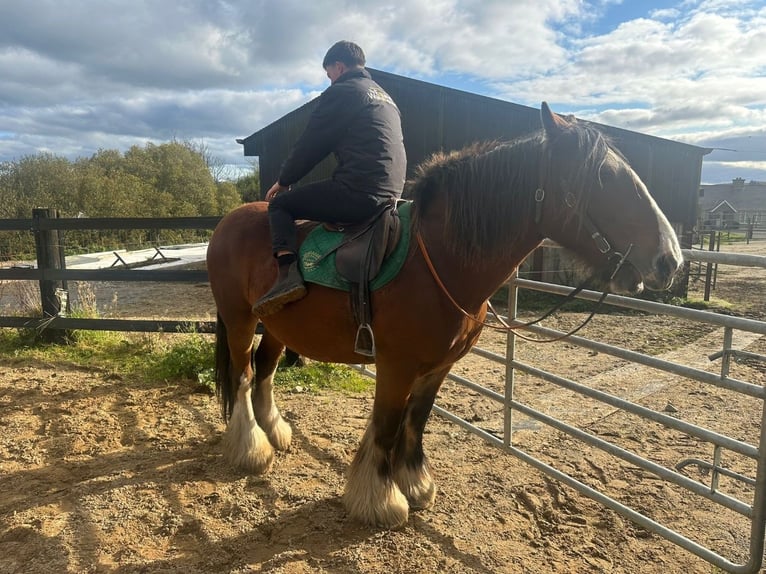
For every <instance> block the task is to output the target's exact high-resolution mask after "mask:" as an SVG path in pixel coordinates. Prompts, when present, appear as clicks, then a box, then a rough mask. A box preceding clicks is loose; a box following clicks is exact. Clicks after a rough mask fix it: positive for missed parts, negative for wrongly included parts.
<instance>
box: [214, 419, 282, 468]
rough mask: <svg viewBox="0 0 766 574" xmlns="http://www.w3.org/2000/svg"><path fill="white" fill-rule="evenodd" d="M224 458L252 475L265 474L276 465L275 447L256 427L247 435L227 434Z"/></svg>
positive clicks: (224, 441)
mask: <svg viewBox="0 0 766 574" xmlns="http://www.w3.org/2000/svg"><path fill="white" fill-rule="evenodd" d="M223 448H224V458H225V459H226V461H227V462H228V463H229V464H231V465H232V466H234V467H236V468H239V469H241V470H244V471H246V472H248V473H251V474H263V473H264V472H268V471H269V470H271V465H272V464H273V463H274V447H272V446H271V443H270V442H269V441H268V439H267V438H266V435H265V434H264V432H263V431H262V430H261V429H260V427H258V426H257V425H255V426H254V427H253V429H251V431H250V432H249V433H247V434H245V435H244V439H243V438H242V435H241V434H239V433H234V432H227V433H226V434H225V435H224V437H223Z"/></svg>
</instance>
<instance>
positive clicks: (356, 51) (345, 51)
mask: <svg viewBox="0 0 766 574" xmlns="http://www.w3.org/2000/svg"><path fill="white" fill-rule="evenodd" d="M365 61H366V60H365V59H364V52H363V51H362V49H361V48H360V47H359V46H357V45H356V44H354V43H353V42H348V41H346V40H341V41H340V42H336V43H335V44H333V45H332V46H331V47H330V49H329V50H327V54H325V57H324V60H323V61H322V67H323V68H326V67H327V66H331V65H332V64H334V63H335V62H343V63H344V64H346V65H347V66H349V67H352V68H353V67H356V66H364V64H365Z"/></svg>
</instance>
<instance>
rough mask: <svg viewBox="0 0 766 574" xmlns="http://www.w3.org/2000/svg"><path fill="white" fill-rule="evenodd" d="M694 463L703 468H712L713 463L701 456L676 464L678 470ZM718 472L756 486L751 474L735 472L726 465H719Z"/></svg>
mask: <svg viewBox="0 0 766 574" xmlns="http://www.w3.org/2000/svg"><path fill="white" fill-rule="evenodd" d="M691 464H693V465H694V466H699V467H701V468H704V469H707V470H712V469H713V464H712V463H709V462H708V461H706V460H702V459H699V458H685V459H683V460H682V461H680V462H678V463H677V464H676V470H681V469H683V468H686V467H687V466H689V465H691ZM718 472H719V473H720V474H722V475H724V476H728V477H729V478H733V479H734V480H738V481H740V482H743V483H745V484H747V485H748V486H755V479H754V478H750V477H749V476H745V475H744V474H740V473H738V472H734V471H733V470H729V469H728V468H726V467H718Z"/></svg>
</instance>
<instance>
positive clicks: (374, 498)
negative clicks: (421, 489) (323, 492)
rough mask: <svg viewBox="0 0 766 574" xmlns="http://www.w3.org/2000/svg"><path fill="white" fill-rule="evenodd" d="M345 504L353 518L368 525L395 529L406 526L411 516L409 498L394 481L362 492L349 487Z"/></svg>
mask: <svg viewBox="0 0 766 574" xmlns="http://www.w3.org/2000/svg"><path fill="white" fill-rule="evenodd" d="M343 504H344V506H345V507H346V510H347V511H348V514H349V516H350V517H351V518H352V519H354V520H357V521H359V522H362V523H363V524H366V525H368V526H376V527H379V528H386V529H390V530H395V529H397V528H402V527H403V526H405V525H406V524H407V520H408V518H409V504H408V503H407V498H405V496H404V494H402V491H401V490H399V488H398V487H397V486H396V484H395V483H394V482H393V481H389V482H388V483H387V484H386V485H384V486H382V487H381V488H377V489H375V488H370V489H365V490H363V491H361V492H358V491H354V490H353V489H349V488H347V489H346V492H345V493H344V495H343Z"/></svg>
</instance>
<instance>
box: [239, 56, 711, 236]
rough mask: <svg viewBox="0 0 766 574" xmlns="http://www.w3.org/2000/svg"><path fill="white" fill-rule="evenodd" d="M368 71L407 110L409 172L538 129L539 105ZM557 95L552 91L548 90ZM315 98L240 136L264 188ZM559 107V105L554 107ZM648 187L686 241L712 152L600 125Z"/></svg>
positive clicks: (321, 173)
mask: <svg viewBox="0 0 766 574" xmlns="http://www.w3.org/2000/svg"><path fill="white" fill-rule="evenodd" d="M370 73H371V75H372V77H373V79H375V81H376V82H378V83H379V84H380V85H381V86H382V87H383V89H385V90H386V91H387V92H388V93H389V94H390V95H391V97H392V98H393V99H394V101H395V102H396V104H397V105H398V106H399V109H400V110H401V112H402V128H403V131H404V142H405V146H406V148H407V156H408V162H409V166H408V173H409V174H410V175H411V174H412V171H413V169H414V167H415V166H416V165H417V164H418V163H420V162H421V161H422V160H423V159H425V158H426V157H428V156H429V155H431V154H432V153H433V152H435V151H438V150H452V149H459V148H461V147H463V146H465V145H467V144H470V143H473V142H476V141H483V140H492V139H511V138H514V137H517V136H520V135H523V134H526V133H529V132H531V131H534V130H537V129H539V127H540V111H539V109H536V108H531V107H528V106H522V105H518V104H513V103H510V102H506V101H502V100H498V99H495V98H488V97H485V96H480V95H477V94H472V93H469V92H464V91H461V90H455V89H452V88H447V87H444V86H438V85H435V84H430V83H428V82H422V81H419V80H413V79H410V78H405V77H403V76H397V75H395V74H390V73H387V72H381V71H378V70H372V69H371V70H370ZM551 99H552V100H555V94H554V95H552V96H551ZM315 103H316V100H312V101H311V102H308V103H307V104H305V105H303V106H301V107H300V108H298V109H296V110H294V111H292V112H290V113H289V114H287V115H286V116H284V117H282V118H280V119H279V120H277V121H275V122H274V123H272V124H270V125H268V126H266V127H265V128H263V129H261V130H259V131H257V132H255V133H254V134H252V135H250V136H249V137H247V138H245V139H243V140H239V141H240V143H242V144H243V146H244V154H245V155H246V156H258V157H259V166H260V176H261V189H263V190H266V189H268V188H269V187H270V186H271V184H272V183H274V181H276V179H277V176H278V174H279V169H280V166H281V164H282V162H283V161H284V160H285V158H286V157H287V154H288V152H289V151H290V147H291V145H292V144H293V143H294V142H295V140H296V139H297V138H298V136H299V135H300V134H301V132H302V131H303V128H304V127H305V125H306V122H307V121H308V116H309V114H310V113H311V110H312V109H313V108H314V105H315ZM554 111H555V110H554ZM599 127H600V128H602V129H603V130H604V131H605V132H606V133H607V134H609V136H610V137H611V138H612V139H613V141H614V143H615V145H616V146H617V147H618V148H619V149H620V150H621V151H622V153H623V154H624V155H625V156H626V157H627V159H628V161H630V163H631V165H632V166H633V167H634V169H635V170H636V171H637V172H638V174H639V175H640V176H641V178H642V179H643V180H644V182H645V183H646V184H647V186H648V187H649V190H650V191H651V193H652V195H653V196H654V198H655V199H656V201H657V203H658V204H659V206H660V208H661V209H662V210H663V211H664V212H665V214H666V215H667V216H668V219H670V221H671V222H672V223H674V224H675V227H676V231H677V232H678V233H679V237H681V239H682V242H683V243H687V241H685V240H684V239H685V237H684V236H685V235H687V234H690V232H691V230H692V227H693V226H694V225H695V223H696V218H697V197H698V190H699V186H700V173H701V170H702V158H703V156H704V155H705V154H707V153H709V151H710V150H708V149H706V148H701V147H697V146H693V145H688V144H684V143H680V142H675V141H671V140H666V139H662V138H657V137H653V136H648V135H645V134H641V133H638V132H633V131H629V130H624V129H620V128H616V127H611V126H604V125H600V126H599ZM333 162H334V160H333V159H332V158H328V159H326V160H325V161H323V162H322V163H321V164H319V165H318V166H317V167H316V168H315V169H314V170H313V171H312V172H311V173H310V174H308V175H307V176H306V177H305V178H304V182H308V181H316V180H318V179H322V178H326V177H329V176H330V174H331V172H332V169H333V166H334V163H333Z"/></svg>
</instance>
